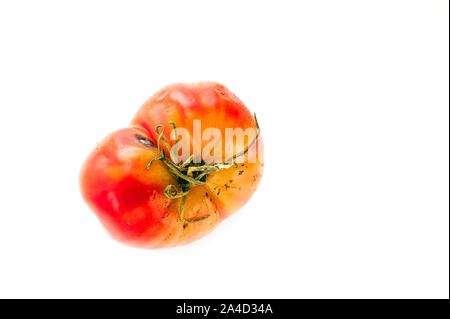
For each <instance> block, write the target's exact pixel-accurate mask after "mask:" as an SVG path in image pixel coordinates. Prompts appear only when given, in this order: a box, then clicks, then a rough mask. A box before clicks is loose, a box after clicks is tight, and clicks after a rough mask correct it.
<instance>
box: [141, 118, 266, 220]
mask: <svg viewBox="0 0 450 319" xmlns="http://www.w3.org/2000/svg"><path fill="white" fill-rule="evenodd" d="M254 118H255V123H256V136H255V138H254V139H253V141H252V142H251V143H249V144H248V145H247V147H245V148H244V149H243V150H242V151H240V152H239V153H237V154H236V155H234V156H232V157H231V158H229V159H227V160H226V161H224V162H220V163H213V164H206V163H204V162H203V161H201V162H199V163H197V162H194V156H193V155H191V156H190V157H189V158H188V159H187V160H185V161H184V162H181V163H174V162H173V161H172V160H171V158H170V156H167V155H166V152H165V150H164V147H162V146H163V145H164V146H165V147H166V149H167V150H168V151H169V154H170V153H172V147H171V145H170V143H169V142H168V141H167V139H166V138H165V137H164V135H163V133H164V129H163V126H162V125H158V126H156V128H155V132H156V135H157V137H158V139H157V147H158V150H159V153H160V156H158V157H155V158H153V159H152V160H151V161H150V162H148V164H147V166H146V169H147V170H149V169H150V168H151V166H152V164H153V162H154V161H161V162H162V163H164V165H166V167H167V168H168V170H169V172H170V173H171V174H172V176H173V177H174V178H175V179H176V180H177V185H173V184H170V185H167V186H166V188H165V189H164V195H165V196H166V197H167V198H169V199H176V198H181V200H180V209H179V211H180V213H179V219H180V220H181V221H182V222H183V224H184V225H187V224H191V223H195V222H199V221H202V220H205V219H207V218H208V217H210V215H206V216H202V217H198V218H193V219H187V218H185V216H184V207H185V205H186V196H187V194H188V193H189V191H190V190H191V189H192V188H193V187H195V186H198V185H203V184H205V182H206V178H207V177H208V175H209V174H211V173H213V172H217V171H220V170H223V169H227V168H230V167H231V166H233V165H236V159H238V158H240V157H241V156H244V155H245V154H246V153H247V152H248V150H249V149H250V148H251V147H252V146H253V145H254V144H255V143H256V141H257V139H258V137H259V135H260V130H259V125H258V120H257V119H256V114H254ZM170 125H171V126H172V127H173V129H174V130H176V126H175V123H173V122H171V123H170ZM175 132H176V131H175ZM178 141H179V139H178V136H176V138H175V143H177V142H178Z"/></svg>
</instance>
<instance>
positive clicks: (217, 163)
mask: <svg viewBox="0 0 450 319" xmlns="http://www.w3.org/2000/svg"><path fill="white" fill-rule="evenodd" d="M197 124H201V128H200V129H199V128H198V125H197ZM175 127H176V128H177V129H178V130H176V131H174V128H175ZM208 129H210V131H211V129H213V130H214V132H215V133H216V135H217V136H219V135H220V137H219V138H218V139H216V141H215V142H214V143H213V144H212V143H211V137H212V136H213V135H211V134H210V135H208V134H206V132H207V131H208ZM227 129H228V133H229V132H230V129H237V130H239V129H242V131H244V130H246V129H249V130H248V131H245V132H249V134H248V135H247V136H246V137H245V139H244V141H243V144H242V143H241V144H239V143H238V139H237V138H236V137H234V138H231V139H230V138H227ZM182 130H184V131H183V132H184V133H188V134H189V135H190V136H191V137H192V136H194V138H191V139H189V137H186V135H183V136H181V134H180V136H178V134H174V132H178V131H180V133H181V132H182ZM196 130H197V131H196ZM171 133H172V134H173V136H172V138H171ZM196 134H197V137H199V134H200V136H202V137H203V139H201V140H199V139H198V138H197V139H195V135H196ZM204 134H206V135H207V136H206V138H205V135H204ZM208 136H209V138H208ZM217 136H216V137H217ZM174 137H175V138H174ZM177 138H178V139H177ZM195 141H199V142H198V143H196V142H195ZM241 142H242V141H241ZM177 143H178V146H180V145H184V150H185V151H186V150H187V151H188V152H186V154H185V155H184V156H182V155H180V156H179V158H178V159H177V160H174V156H171V154H172V155H177V154H179V153H180V152H179V151H178V153H177V152H174V148H175V145H176V144H177ZM183 143H184V144H183ZM208 145H209V146H211V145H213V146H215V147H216V148H215V150H214V152H212V153H213V160H209V161H206V160H205V158H206V157H207V156H206V155H208V154H210V155H211V154H212V153H211V152H206V153H205V151H204V150H205V148H207V147H208ZM171 152H172V153H171ZM230 154H231V157H230V156H229V155H230ZM263 166H264V165H263V148H262V140H261V136H260V134H259V127H258V123H257V121H256V118H255V117H254V116H253V115H252V114H251V113H250V112H249V111H248V109H247V108H246V107H245V105H244V104H243V103H242V102H241V101H240V100H239V99H238V98H237V97H236V96H235V95H234V94H233V93H231V92H230V91H229V90H228V89H227V88H225V87H224V86H223V85H220V84H218V83H212V82H201V83H195V84H173V85H170V86H167V87H165V88H163V89H162V90H161V91H159V92H157V93H156V94H155V95H153V96H152V97H150V99H149V100H148V101H147V102H145V103H144V105H143V106H142V107H141V108H140V109H139V111H138V112H137V114H136V115H135V117H134V119H133V120H132V122H131V125H130V126H129V127H127V128H123V129H120V130H118V131H115V132H113V133H111V134H110V135H109V136H107V137H106V138H105V139H104V140H103V141H102V142H101V143H100V144H99V145H98V146H97V148H96V149H95V150H94V151H93V152H92V153H91V155H90V156H89V157H88V159H87V160H86V162H85V164H84V166H83V168H82V171H81V176H80V183H81V191H82V194H83V197H84V199H85V200H86V202H87V203H88V204H89V206H90V207H91V209H92V210H93V211H94V212H95V213H96V215H97V216H98V217H99V219H100V221H101V222H102V223H103V225H105V227H106V228H107V230H108V231H109V232H110V233H111V235H112V236H113V237H114V238H116V239H117V240H119V241H121V242H124V243H126V244H130V245H133V246H138V247H146V248H156V247H169V246H174V245H181V244H185V243H188V242H191V241H193V240H196V239H198V238H200V237H202V236H204V235H205V234H207V233H209V232H210V231H211V230H212V229H213V228H214V227H216V226H217V225H218V224H219V223H220V222H221V221H222V220H224V219H225V218H226V217H228V216H230V215H231V214H232V213H233V212H235V211H236V210H237V209H239V208H240V207H241V206H242V205H243V204H244V203H245V202H247V200H248V199H249V198H250V196H251V195H252V194H253V192H254V191H255V190H256V187H257V185H258V183H259V181H260V179H261V175H262V168H263Z"/></svg>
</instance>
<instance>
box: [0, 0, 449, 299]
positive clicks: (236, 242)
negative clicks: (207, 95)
mask: <svg viewBox="0 0 450 319" xmlns="http://www.w3.org/2000/svg"><path fill="white" fill-rule="evenodd" d="M448 9H449V8H448V2H447V1H444V0H442V1H278V0H277V1H220V2H219V1H192V0H191V1H178V2H174V1H142V2H140V1H39V2H38V1H29V2H24V1H2V2H1V3H0V139H1V143H2V145H1V151H0V153H1V155H0V164H1V165H0V297H63V298H65V297H86V298H89V297H104V298H108V297H124V298H128V297H138V298H140V297H146V298H147V297H148V298H177V297H178V298H196V297H204V298H227V297H234V298H241V297H242V298H247V297H252V298H259V297H266V298H278V297H285V298H350V297H352V298H396V297H401V298H412V297H414V298H429V297H435V298H448V297H449V290H448V289H449V241H448V240H449V213H448V208H449V207H448V200H449V197H448V191H449V189H448V188H449V187H448V186H449V180H448V177H449V171H448V164H449V157H448V156H449V149H448V142H449V141H448V133H449V122H448V120H449V117H448V116H449V107H448V106H449V105H448V103H449V100H448V96H449V95H448V94H449V91H448V85H449V83H448V82H449V78H448V76H449V73H448V70H449V64H448V57H449V47H448V45H449V43H448V36H449V34H448V24H449V16H448ZM199 80H214V81H219V82H221V83H223V84H225V85H226V86H228V87H229V88H230V89H231V90H232V91H233V92H234V93H235V94H236V95H238V96H239V97H240V98H241V99H242V100H243V101H244V102H245V103H246V104H247V106H248V107H249V108H250V109H251V110H252V111H255V112H256V113H257V114H258V118H259V120H260V124H261V128H262V133H263V136H264V140H265V146H266V147H265V148H266V165H265V176H264V178H263V180H262V183H261V185H260V188H259V189H258V191H257V192H256V193H255V195H254V197H253V198H252V200H251V201H250V202H249V203H248V204H247V205H246V206H245V207H244V208H243V209H241V210H240V211H239V212H238V213H237V214H236V215H234V216H233V217H231V218H230V219H229V220H227V221H225V222H224V223H223V224H222V225H220V226H219V228H218V229H217V230H216V231H215V232H214V233H212V234H211V235H209V236H208V237H206V238H204V239H202V240H200V241H198V242H196V243H194V244H191V245H188V246H185V247H181V248H174V249H165V250H140V249H135V248H129V247H126V246H123V245H121V244H119V243H117V242H115V241H113V240H112V239H111V238H110V237H109V236H108V235H107V233H106V232H105V231H104V229H103V227H102V226H101V225H100V223H99V222H98V221H97V219H96V217H95V216H94V214H92V213H91V211H90V210H89V209H88V208H87V207H86V205H85V204H84V202H83V201H82V199H81V196H80V192H79V187H78V174H79V169H80V167H81V165H82V162H83V160H84V158H85V157H86V156H87V154H88V153H89V152H90V151H91V150H92V149H93V148H94V147H95V145H96V142H98V141H99V140H100V139H101V138H102V137H103V136H105V135H106V134H108V133H109V132H110V131H112V130H115V129H118V128H121V127H124V126H126V125H127V124H128V122H129V121H130V119H131V118H132V116H133V115H134V113H135V112H136V111H137V109H138V107H139V106H140V105H141V104H142V103H143V102H144V101H145V100H146V99H147V98H148V97H149V96H150V95H151V94H153V93H154V92H155V91H157V90H159V89H160V88H161V87H162V86H164V85H167V84H169V83H172V82H192V81H199Z"/></svg>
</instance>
